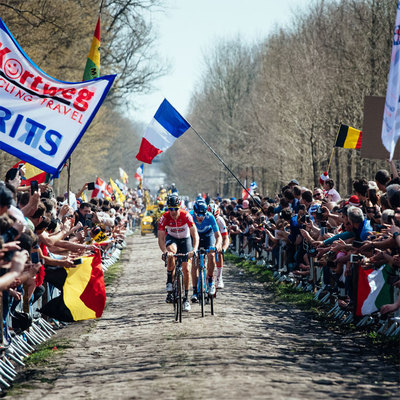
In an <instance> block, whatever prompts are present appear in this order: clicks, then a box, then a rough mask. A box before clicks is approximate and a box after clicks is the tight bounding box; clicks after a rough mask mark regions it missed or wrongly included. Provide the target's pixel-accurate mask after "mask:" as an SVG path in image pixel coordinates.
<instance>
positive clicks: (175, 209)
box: [168, 207, 179, 211]
mask: <svg viewBox="0 0 400 400" xmlns="http://www.w3.org/2000/svg"><path fill="white" fill-rule="evenodd" d="M178 210H179V207H168V211H178Z"/></svg>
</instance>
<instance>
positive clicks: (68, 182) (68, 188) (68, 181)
mask: <svg viewBox="0 0 400 400" xmlns="http://www.w3.org/2000/svg"><path fill="white" fill-rule="evenodd" d="M67 172H68V178H67V204H68V205H70V204H69V191H70V184H71V157H70V158H68V167H67Z"/></svg>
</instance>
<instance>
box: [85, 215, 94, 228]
mask: <svg viewBox="0 0 400 400" xmlns="http://www.w3.org/2000/svg"><path fill="white" fill-rule="evenodd" d="M92 218H93V215H92V214H86V217H85V226H88V227H89V228H91V227H92V226H93V222H92Z"/></svg>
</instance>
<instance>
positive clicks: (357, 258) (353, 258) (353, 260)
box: [350, 254, 365, 263]
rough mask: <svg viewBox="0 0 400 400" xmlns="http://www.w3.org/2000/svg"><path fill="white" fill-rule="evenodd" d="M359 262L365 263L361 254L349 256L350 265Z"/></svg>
mask: <svg viewBox="0 0 400 400" xmlns="http://www.w3.org/2000/svg"><path fill="white" fill-rule="evenodd" d="M360 261H361V262H362V263H363V262H364V261H365V257H364V256H362V255H361V254H350V262H351V263H358V262H360Z"/></svg>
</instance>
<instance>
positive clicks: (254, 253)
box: [230, 234, 400, 336]
mask: <svg viewBox="0 0 400 400" xmlns="http://www.w3.org/2000/svg"><path fill="white" fill-rule="evenodd" d="M230 249H231V253H232V254H234V255H236V256H238V257H240V258H245V259H247V260H251V261H254V262H256V263H257V264H259V265H263V266H265V268H267V269H270V270H272V271H273V277H274V279H275V280H276V281H278V282H284V283H286V284H289V285H293V286H294V287H296V288H297V289H298V290H303V291H308V292H311V293H313V294H314V299H315V300H316V301H319V302H322V303H324V304H327V305H331V306H332V307H331V308H330V309H329V311H328V312H327V315H328V316H330V317H332V318H334V319H335V320H337V321H338V323H339V324H342V325H346V324H350V323H353V324H355V325H356V326H357V327H364V326H374V327H375V328H376V330H377V333H379V334H383V335H386V336H397V335H400V310H397V311H396V312H395V313H394V314H390V315H381V314H380V313H379V311H378V312H375V313H373V314H369V315H364V316H356V315H355V310H356V306H355V304H353V307H351V308H350V307H347V308H346V307H343V306H341V303H340V299H341V298H342V297H344V296H345V287H344V285H338V287H336V288H332V287H330V285H328V284H326V283H324V267H323V266H320V265H319V263H318V260H317V257H316V256H315V255H310V254H309V260H310V271H309V274H308V275H306V276H301V277H299V276H296V275H295V274H294V273H293V271H292V266H291V265H289V263H288V259H287V253H286V246H285V243H282V242H281V243H279V244H278V245H277V247H275V248H274V249H273V250H268V251H267V250H265V249H257V248H256V246H252V245H250V246H249V243H248V242H247V243H245V237H244V235H243V234H237V235H236V236H233V237H232V244H231V247H230ZM352 268H353V279H355V278H356V277H357V276H358V268H361V266H360V265H359V264H358V263H353V264H352ZM326 272H327V271H326V270H325V273H326ZM396 274H397V275H400V274H399V270H397V271H396ZM352 285H353V291H354V292H356V290H357V281H356V280H354V281H353V282H352ZM399 296H400V289H398V288H394V301H396V300H397V299H398V298H399ZM353 297H356V294H355V295H353Z"/></svg>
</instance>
